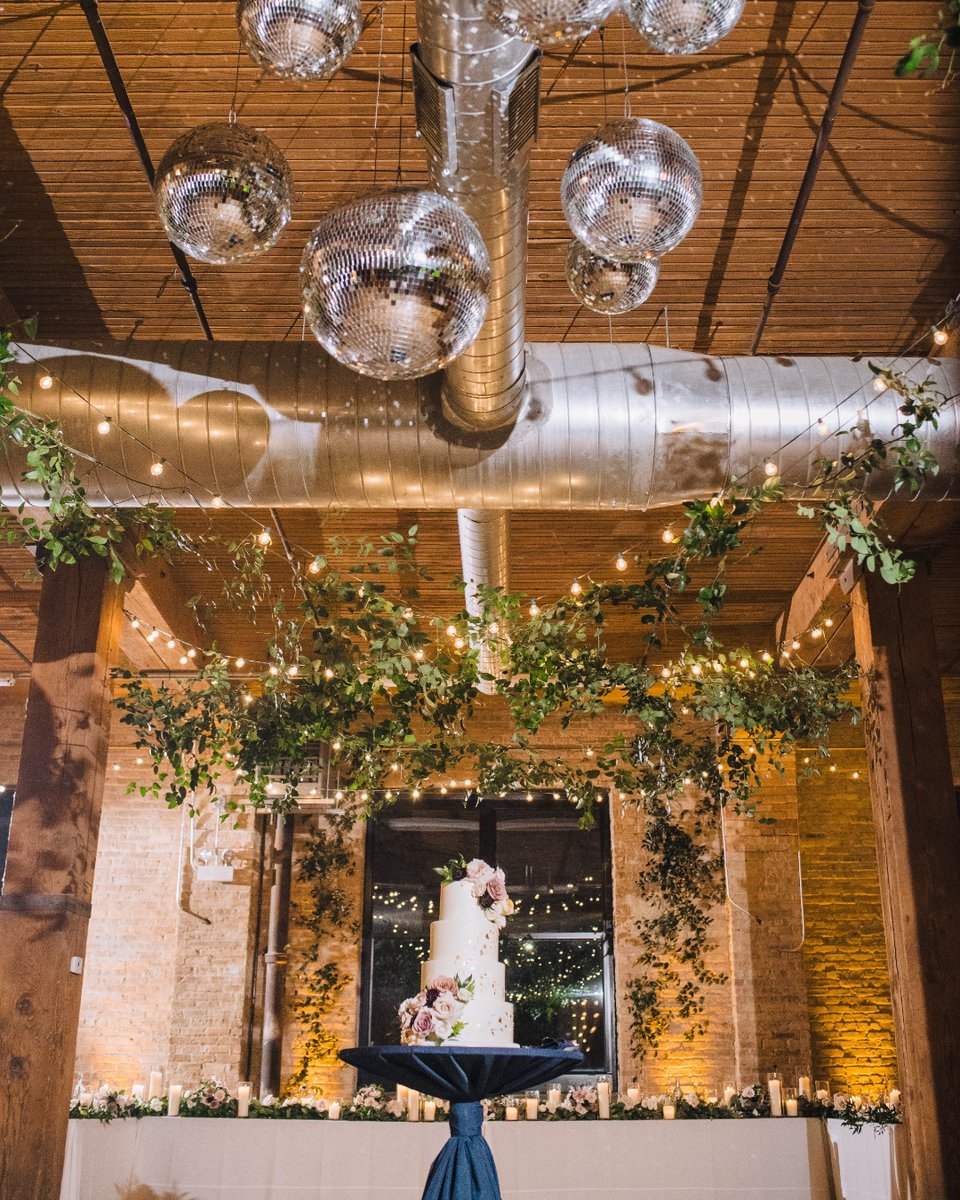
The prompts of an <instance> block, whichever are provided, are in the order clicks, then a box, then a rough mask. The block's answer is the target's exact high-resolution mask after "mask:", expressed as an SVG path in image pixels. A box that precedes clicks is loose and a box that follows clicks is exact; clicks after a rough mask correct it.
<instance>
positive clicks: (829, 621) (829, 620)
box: [823, 617, 833, 629]
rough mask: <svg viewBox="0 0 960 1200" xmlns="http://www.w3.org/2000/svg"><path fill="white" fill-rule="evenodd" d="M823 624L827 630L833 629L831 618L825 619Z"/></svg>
mask: <svg viewBox="0 0 960 1200" xmlns="http://www.w3.org/2000/svg"><path fill="white" fill-rule="evenodd" d="M823 623H824V625H826V627H827V628H828V629H832V628H833V617H825V618H824V621H823Z"/></svg>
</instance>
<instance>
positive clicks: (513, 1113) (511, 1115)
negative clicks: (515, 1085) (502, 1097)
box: [504, 1096, 520, 1121]
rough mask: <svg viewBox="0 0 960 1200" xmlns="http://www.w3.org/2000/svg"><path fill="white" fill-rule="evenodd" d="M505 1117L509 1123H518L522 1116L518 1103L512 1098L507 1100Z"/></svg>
mask: <svg viewBox="0 0 960 1200" xmlns="http://www.w3.org/2000/svg"><path fill="white" fill-rule="evenodd" d="M504 1115H505V1116H506V1118H507V1120H508V1121H516V1120H517V1119H518V1118H519V1116H520V1111H519V1109H518V1108H517V1102H516V1100H514V1098H513V1097H512V1096H511V1097H510V1098H509V1099H508V1100H507V1103H506V1107H505V1112H504Z"/></svg>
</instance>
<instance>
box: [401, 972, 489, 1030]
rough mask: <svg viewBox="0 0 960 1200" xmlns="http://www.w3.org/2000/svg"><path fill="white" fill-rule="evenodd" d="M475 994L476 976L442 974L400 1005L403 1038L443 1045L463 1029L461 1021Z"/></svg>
mask: <svg viewBox="0 0 960 1200" xmlns="http://www.w3.org/2000/svg"><path fill="white" fill-rule="evenodd" d="M472 997H473V977H472V976H471V977H469V978H468V979H460V978H459V976H458V977H457V978H455V979H451V978H450V977H449V976H447V975H439V976H437V978H436V979H432V980H430V982H429V983H428V984H427V986H426V987H425V988H424V989H423V991H422V992H418V993H417V995H416V996H411V997H410V999H409V1000H404V1002H403V1003H402V1004H401V1005H400V1041H401V1042H402V1043H403V1044H404V1045H405V1046H425V1045H431V1044H432V1045H436V1046H439V1045H441V1044H442V1043H443V1042H446V1041H448V1040H449V1039H450V1038H452V1037H456V1036H457V1034H459V1033H462V1032H463V1028H464V1023H463V1021H462V1020H460V1017H461V1015H462V1013H463V1010H464V1008H465V1007H466V1005H467V1002H468V1001H469V1000H470V999H472Z"/></svg>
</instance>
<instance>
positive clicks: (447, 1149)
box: [340, 1046, 583, 1200]
mask: <svg viewBox="0 0 960 1200" xmlns="http://www.w3.org/2000/svg"><path fill="white" fill-rule="evenodd" d="M340 1057H341V1058H342V1059H343V1060H344V1062H347V1063H349V1064H350V1065H351V1066H352V1067H358V1068H360V1069H361V1070H365V1071H367V1072H369V1073H370V1074H371V1075H374V1076H376V1078H378V1079H380V1080H382V1081H384V1082H386V1083H391V1084H395V1083H402V1084H403V1085H404V1086H405V1087H410V1088H414V1089H415V1090H416V1091H418V1092H421V1093H423V1094H425V1095H427V1096H436V1097H438V1098H439V1099H441V1100H449V1101H450V1137H449V1139H448V1140H447V1142H446V1144H445V1145H444V1147H443V1149H442V1150H441V1151H440V1153H439V1154H438V1155H437V1157H436V1159H435V1160H434V1162H433V1164H432V1166H431V1167H430V1172H429V1174H428V1175H427V1183H426V1187H425V1188H424V1192H423V1200H500V1182H499V1180H498V1178H497V1168H496V1165H495V1164H494V1161H493V1155H492V1154H491V1153H490V1147H489V1146H488V1145H487V1142H486V1140H485V1139H484V1136H483V1106H482V1104H481V1103H480V1102H481V1101H482V1100H485V1099H487V1098H488V1097H491V1096H504V1095H507V1094H509V1093H512V1092H523V1091H526V1090H527V1089H529V1088H533V1087H536V1086H537V1085H538V1084H541V1083H546V1082H547V1081H548V1080H550V1079H556V1077H557V1076H558V1075H563V1074H565V1073H566V1072H567V1071H570V1070H571V1069H572V1068H573V1067H575V1066H577V1065H578V1064H579V1063H581V1062H582V1061H583V1055H582V1054H581V1053H580V1051H579V1050H577V1049H575V1048H572V1047H570V1048H567V1047H558V1048H555V1049H554V1048H527V1047H522V1046H519V1047H514V1046H491V1047H489V1048H486V1047H479V1046H360V1047H356V1048H354V1049H352V1050H343V1051H341V1053H340Z"/></svg>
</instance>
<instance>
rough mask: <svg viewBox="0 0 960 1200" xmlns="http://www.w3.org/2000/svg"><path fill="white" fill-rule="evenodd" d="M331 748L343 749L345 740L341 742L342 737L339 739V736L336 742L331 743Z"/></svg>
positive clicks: (335, 749)
mask: <svg viewBox="0 0 960 1200" xmlns="http://www.w3.org/2000/svg"><path fill="white" fill-rule="evenodd" d="M330 749H331V750H334V751H337V750H342V749H343V742H341V741H340V739H339V738H337V740H336V741H335V742H331V743H330Z"/></svg>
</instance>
